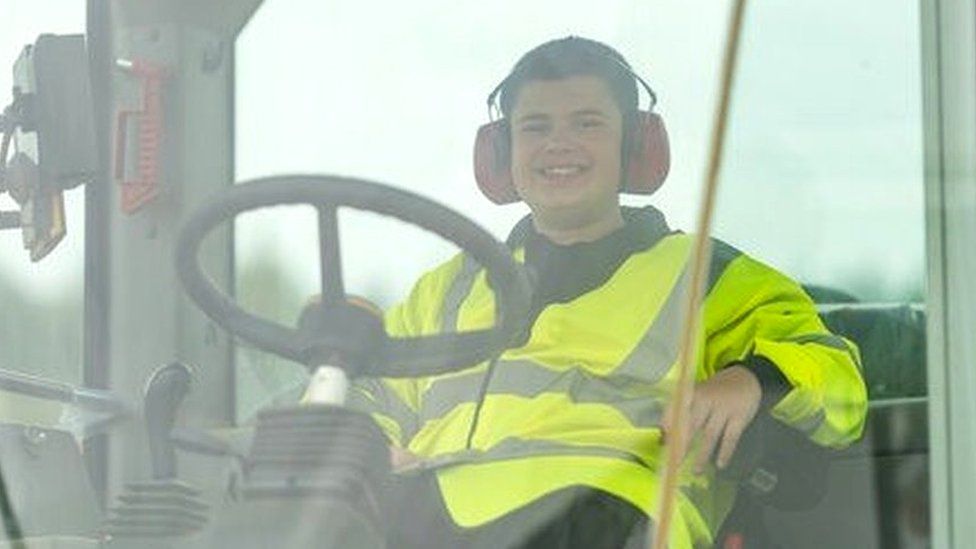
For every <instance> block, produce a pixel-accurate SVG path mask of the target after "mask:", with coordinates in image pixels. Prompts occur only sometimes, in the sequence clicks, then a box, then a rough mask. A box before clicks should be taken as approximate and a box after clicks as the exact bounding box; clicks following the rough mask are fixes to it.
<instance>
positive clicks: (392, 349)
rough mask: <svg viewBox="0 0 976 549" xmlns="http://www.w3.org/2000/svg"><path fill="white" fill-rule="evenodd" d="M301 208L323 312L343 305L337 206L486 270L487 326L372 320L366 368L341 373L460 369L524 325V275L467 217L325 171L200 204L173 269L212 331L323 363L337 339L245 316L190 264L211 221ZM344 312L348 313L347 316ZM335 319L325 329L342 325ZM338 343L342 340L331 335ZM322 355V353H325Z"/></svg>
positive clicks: (343, 320) (250, 186)
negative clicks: (399, 328)
mask: <svg viewBox="0 0 976 549" xmlns="http://www.w3.org/2000/svg"><path fill="white" fill-rule="evenodd" d="M294 204H309V205H312V206H314V207H315V208H316V210H317V212H318V236H319V261H320V266H321V295H322V306H323V308H324V310H325V311H326V313H325V314H328V311H330V310H332V311H341V310H342V308H343V307H346V308H347V309H348V302H347V298H346V294H345V290H344V289H343V281H342V270H341V260H340V254H339V238H338V223H337V218H336V210H337V208H338V207H340V206H345V207H351V208H355V209H359V210H365V211H371V212H376V213H379V214H383V215H387V216H390V217H393V218H396V219H399V220H401V221H406V222H408V223H412V224H414V225H417V226H419V227H421V228H423V229H426V230H428V231H430V232H433V233H435V234H437V235H439V236H441V237H443V238H445V239H447V240H449V241H451V242H453V243H455V244H457V245H458V246H459V247H460V248H461V249H462V250H464V251H465V252H466V253H468V254H470V255H471V256H472V257H473V258H474V259H475V260H476V261H477V262H478V263H479V264H480V265H481V266H483V267H484V268H485V269H486V271H487V276H488V281H489V284H490V285H491V287H492V288H493V289H494V291H495V303H496V315H495V318H496V322H495V326H494V327H492V328H489V329H484V330H477V331H470V332H459V333H445V334H436V335H428V336H421V337H412V338H397V337H390V336H389V335H388V334H386V332H385V330H383V329H382V326H381V325H379V321H378V320H375V322H377V326H376V328H377V329H376V330H373V332H378V334H376V333H374V334H373V335H374V336H375V337H371V338H370V341H369V343H368V344H369V346H370V348H371V349H370V353H369V356H370V360H369V361H368V363H367V364H361V365H355V366H354V367H353V366H348V368H350V369H353V370H354V371H352V372H348V373H350V374H369V375H380V376H384V377H418V376H424V375H433V374H438V373H443V372H448V371H452V370H457V369H461V368H464V367H468V366H471V365H474V364H476V363H478V362H480V361H482V360H485V359H487V358H489V357H490V356H492V355H493V354H495V353H496V352H498V351H500V350H502V349H504V348H505V346H507V345H508V344H509V343H510V342H511V341H512V340H513V338H514V337H516V336H517V335H518V334H519V333H520V332H521V331H522V329H523V328H524V325H525V321H526V319H527V316H528V308H529V303H530V299H529V297H530V285H529V279H528V276H527V274H526V272H525V270H524V269H523V268H522V267H521V266H520V265H519V264H518V263H517V262H515V261H514V260H513V259H512V256H511V251H510V250H509V249H508V248H507V247H506V246H504V245H503V244H501V243H500V242H498V241H497V240H496V239H495V238H494V237H493V236H492V235H491V234H489V233H488V232H487V231H485V230H484V229H482V228H481V227H479V226H478V225H476V224H475V223H474V222H473V221H471V220H469V219H467V218H466V217H464V216H462V215H460V214H458V213H456V212H454V211H452V210H450V209H448V208H447V207H445V206H442V205H440V204H438V203H436V202H434V201H432V200H429V199H427V198H424V197H421V196H419V195H416V194H413V193H410V192H407V191H403V190H400V189H395V188H393V187H389V186H386V185H382V184H379V183H374V182H371V181H366V180H362V179H355V178H349V177H338V176H327V175H289V176H280V177H267V178H262V179H258V180H255V181H252V182H249V183H243V184H240V185H234V186H233V187H231V188H229V189H227V190H225V191H222V192H221V193H219V194H218V195H217V196H215V197H214V198H212V199H210V200H209V201H208V202H207V203H206V204H204V205H203V206H202V207H201V208H199V209H198V210H197V211H196V212H194V213H193V215H192V216H191V217H190V219H189V220H188V221H187V222H186V223H185V225H184V226H183V229H182V231H181V232H180V236H179V240H178V242H177V247H176V267H177V273H178V274H179V277H180V280H181V282H182V283H183V286H184V288H185V289H186V292H187V293H188V294H189V295H190V297H191V298H192V299H193V300H194V301H195V302H196V304H197V305H198V306H199V307H200V309H202V310H203V312H204V313H206V314H207V315H208V316H209V317H210V318H212V319H213V320H214V321H215V322H216V323H217V324H218V325H220V326H221V327H223V328H224V329H226V330H227V331H228V332H230V333H232V334H234V335H236V336H239V337H241V338H243V339H244V340H247V341H249V342H250V343H252V344H254V345H256V346H257V347H259V348H261V349H264V350H267V351H270V352H272V353H276V354H278V355H280V356H283V357H285V358H288V359H290V360H294V361H297V362H302V363H304V364H306V365H307V366H310V367H314V366H317V365H318V364H313V363H310V362H312V361H313V360H315V359H312V358H310V356H313V355H314V356H315V357H322V356H324V355H323V354H322V353H321V352H316V353H310V349H314V348H317V349H319V350H320V351H321V349H322V348H323V346H324V347H325V348H326V350H328V348H329V347H330V346H332V345H335V343H336V341H337V338H336V337H329V335H328V334H326V333H318V334H309V333H308V330H304V331H303V330H301V329H298V328H290V327H286V326H283V325H281V324H278V323H276V322H272V321H269V320H266V319H263V318H260V317H258V316H257V315H254V314H252V313H250V312H248V311H246V310H244V309H243V308H241V307H240V306H239V305H238V304H237V303H236V302H235V301H234V300H232V299H231V298H230V297H228V296H227V295H226V294H225V293H223V292H221V291H220V290H218V289H217V288H216V286H215V285H214V283H213V281H212V280H211V279H210V278H209V277H208V276H207V275H206V274H205V273H204V271H203V269H202V268H201V266H200V262H199V257H198V255H199V251H200V245H201V243H202V241H203V238H204V237H205V236H206V235H207V234H208V233H210V232H211V231H212V230H213V229H214V228H215V227H216V226H217V225H218V224H220V223H223V222H227V221H230V220H232V219H234V218H235V217H236V216H237V215H239V214H241V213H243V212H246V211H250V210H255V209H261V208H267V207H271V206H279V205H294ZM346 312H347V313H348V311H346ZM349 318H350V317H349V315H348V314H346V316H344V317H343V316H342V315H340V317H339V319H338V321H337V322H332V323H331V324H328V323H327V324H328V325H331V326H341V325H344V324H348V320H349ZM340 339H341V338H340ZM325 356H327V354H326V355H325Z"/></svg>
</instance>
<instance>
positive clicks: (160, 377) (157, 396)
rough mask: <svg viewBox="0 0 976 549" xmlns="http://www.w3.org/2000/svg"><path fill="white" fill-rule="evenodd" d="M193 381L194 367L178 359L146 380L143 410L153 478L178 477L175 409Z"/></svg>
mask: <svg viewBox="0 0 976 549" xmlns="http://www.w3.org/2000/svg"><path fill="white" fill-rule="evenodd" d="M192 382H193V372H192V370H190V368H189V367H188V366H186V365H185V364H182V363H179V362H173V363H170V364H167V365H166V366H163V367H161V368H159V369H158V370H156V371H155V372H153V374H152V375H151V376H150V377H149V381H147V382H146V390H145V398H144V400H143V402H144V404H143V410H144V413H145V419H146V434H147V436H148V437H149V452H150V455H151V458H152V468H153V478H155V479H157V480H163V479H172V478H175V477H176V447H175V445H174V444H173V442H172V440H170V433H171V432H172V431H173V425H174V424H175V423H176V411H177V409H178V408H179V406H180V403H181V402H183V399H184V398H185V397H186V395H187V393H188V392H190V385H191V384H192Z"/></svg>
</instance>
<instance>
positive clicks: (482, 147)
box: [474, 111, 671, 204]
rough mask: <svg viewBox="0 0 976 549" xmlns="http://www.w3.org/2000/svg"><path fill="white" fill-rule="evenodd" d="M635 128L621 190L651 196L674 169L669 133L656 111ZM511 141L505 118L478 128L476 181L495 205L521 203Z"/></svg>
mask: <svg viewBox="0 0 976 549" xmlns="http://www.w3.org/2000/svg"><path fill="white" fill-rule="evenodd" d="M635 126H636V127H635V128H634V136H633V139H631V143H630V154H629V155H628V159H627V166H626V170H625V171H624V183H623V186H622V187H621V189H620V190H621V192H625V193H633V194H652V193H653V192H654V191H656V190H657V189H658V188H659V187H660V186H661V184H662V183H664V180H665V178H667V176H668V170H669V169H670V168H671V148H670V147H669V145H668V132H667V130H666V129H665V128H664V120H662V119H661V116H660V115H658V114H657V113H654V112H648V111H640V112H638V113H637V123H636V125H635ZM508 140H509V136H508V123H507V121H506V120H504V119H502V120H496V121H494V122H491V123H489V124H485V125H483V126H481V127H480V128H478V135H477V137H476V138H475V141H474V178H475V181H477V182H478V188H479V189H481V192H482V193H484V195H485V196H487V197H488V199H489V200H491V201H492V202H494V203H495V204H510V203H512V202H518V201H519V200H520V198H519V196H518V193H516V192H515V185H514V183H513V182H512V170H511V166H510V164H509V158H510V156H509V155H510V151H509V148H510V147H509V141H508Z"/></svg>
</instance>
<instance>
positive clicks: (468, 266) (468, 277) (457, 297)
mask: <svg viewBox="0 0 976 549" xmlns="http://www.w3.org/2000/svg"><path fill="white" fill-rule="evenodd" d="M479 271H481V265H479V264H478V262H477V261H475V260H474V258H472V257H471V256H470V255H468V254H464V255H463V256H462V257H461V270H460V271H459V272H458V274H457V275H456V276H455V277H454V280H453V281H452V282H451V287H450V288H449V289H448V290H447V294H446V295H445V296H444V303H443V305H442V307H441V313H442V314H441V331H442V332H444V333H451V332H456V331H457V322H458V314H459V313H460V312H461V305H462V304H463V303H464V299H465V298H466V297H468V294H469V293H471V288H473V287H474V281H475V278H477V276H478V272H479Z"/></svg>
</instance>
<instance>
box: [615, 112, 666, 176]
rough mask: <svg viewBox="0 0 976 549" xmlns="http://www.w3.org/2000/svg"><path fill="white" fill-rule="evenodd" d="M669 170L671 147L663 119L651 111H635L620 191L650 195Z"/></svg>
mask: <svg viewBox="0 0 976 549" xmlns="http://www.w3.org/2000/svg"><path fill="white" fill-rule="evenodd" d="M670 169H671V147H670V145H669V144H668V131H667V130H666V129H665V128H664V120H663V119H662V118H661V116H660V115H659V114H657V113H654V112H648V111H640V112H638V113H637V127H636V128H635V131H634V139H633V140H632V141H631V143H630V155H629V156H628V160H627V171H626V172H624V173H625V176H624V183H623V187H622V188H621V192H625V193H631V194H653V193H654V191H656V190H658V188H660V187H661V185H662V184H663V183H664V180H665V179H666V178H667V177H668V171H669V170H670Z"/></svg>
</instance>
